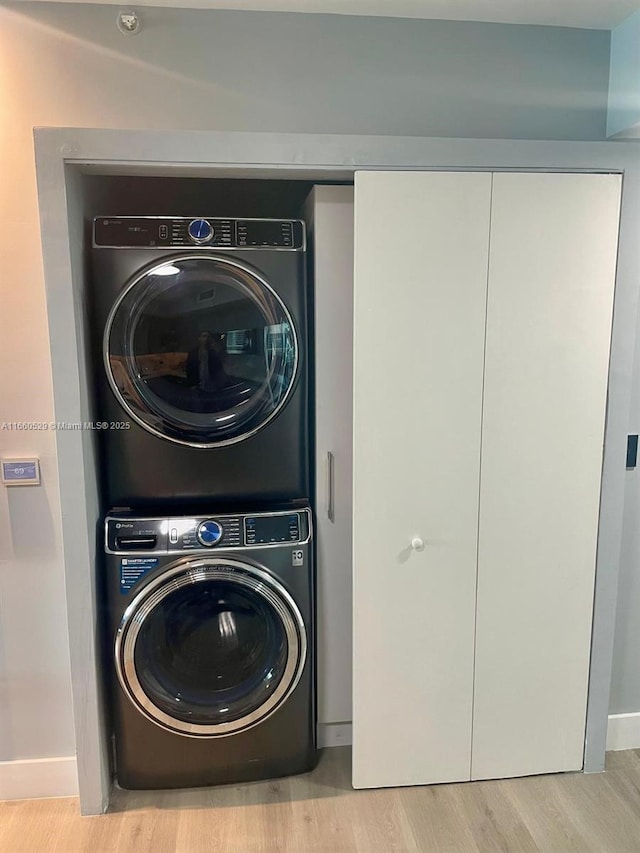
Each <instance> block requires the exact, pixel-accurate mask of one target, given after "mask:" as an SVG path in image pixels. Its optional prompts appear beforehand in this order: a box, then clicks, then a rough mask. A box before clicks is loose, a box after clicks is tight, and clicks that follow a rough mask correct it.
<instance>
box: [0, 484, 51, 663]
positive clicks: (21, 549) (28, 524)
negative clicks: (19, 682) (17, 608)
mask: <svg viewBox="0 0 640 853" xmlns="http://www.w3.org/2000/svg"><path fill="white" fill-rule="evenodd" d="M6 491H7V498H6V500H7V509H8V513H7V514H8V531H7V533H8V534H9V537H10V538H9V541H5V537H3V542H2V552H3V553H2V554H1V555H0V559H5V560H6V559H15V560H34V559H41V558H45V559H47V560H51V558H52V556H53V555H54V554H55V553H57V551H58V550H59V545H58V541H57V539H56V530H55V527H54V522H53V516H52V514H51V507H50V506H49V497H48V495H47V491H46V489H45V488H44V487H43V486H42V485H41V486H15V487H11V488H8V489H7V490H6ZM5 551H6V552H9V553H6V552H5ZM0 671H1V670H0Z"/></svg>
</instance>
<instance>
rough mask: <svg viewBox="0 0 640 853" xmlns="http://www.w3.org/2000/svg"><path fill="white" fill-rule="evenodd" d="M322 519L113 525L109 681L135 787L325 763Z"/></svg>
mask: <svg viewBox="0 0 640 853" xmlns="http://www.w3.org/2000/svg"><path fill="white" fill-rule="evenodd" d="M311 538H312V536H311V512H310V511H309V509H303V510H298V511H295V512H291V511H288V510H287V511H282V512H267V513H252V514H237V515H218V516H213V517H212V516H201V517H198V516H196V517H185V516H176V517H170V518H166V517H164V518H158V517H154V518H150V517H146V518H141V517H132V516H131V515H129V514H112V515H110V516H109V517H108V518H107V519H106V524H105V550H106V559H105V566H104V569H105V572H106V576H105V580H106V584H105V586H106V617H107V618H106V620H105V630H106V642H105V647H106V652H107V653H106V655H105V660H106V674H105V675H106V679H107V683H108V687H109V694H110V696H111V709H112V715H111V716H112V721H113V735H114V743H115V765H116V766H115V771H116V778H117V781H118V783H119V784H120V786H121V787H123V788H177V787H192V786H199V785H214V784H221V783H228V782H240V781H250V780H255V779H264V778H271V777H276V776H285V775H291V774H295V773H301V772H304V771H306V770H310V769H311V768H312V767H313V766H314V765H315V762H316V750H315V701H314V641H313V635H314V629H313V575H314V572H313V561H312V547H311Z"/></svg>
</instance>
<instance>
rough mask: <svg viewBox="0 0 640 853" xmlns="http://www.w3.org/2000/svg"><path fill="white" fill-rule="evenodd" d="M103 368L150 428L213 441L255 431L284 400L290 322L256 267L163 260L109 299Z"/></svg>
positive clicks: (290, 358) (293, 363)
mask: <svg viewBox="0 0 640 853" xmlns="http://www.w3.org/2000/svg"><path fill="white" fill-rule="evenodd" d="M104 359H105V369H106V371H107V376H108V378H109V382H110V384H111V387H112V389H113V391H114V393H115V394H116V396H117V397H118V399H119V401H120V403H121V404H122V406H123V407H124V408H125V410H126V411H127V412H128V413H129V414H130V415H131V417H132V418H133V419H134V420H136V421H137V422H138V423H139V424H140V425H141V426H143V427H144V428H145V429H147V430H148V431H149V432H151V433H153V434H155V435H157V436H160V437H162V438H166V439H168V440H170V441H174V442H177V443H179V444H186V445H189V446H199V447H217V446H220V445H225V444H233V443H235V442H238V441H242V440H243V439H244V438H247V437H249V436H250V435H253V434H254V433H255V432H257V431H258V430H259V429H260V428H261V427H263V426H264V425H265V424H266V423H268V422H269V421H270V420H271V419H272V418H273V417H275V415H276V414H277V413H278V411H279V410H280V409H281V408H282V406H283V405H284V404H285V402H286V400H287V398H288V396H289V394H290V393H291V391H292V389H293V385H294V381H295V378H296V373H297V365H298V347H297V340H296V334H295V329H294V326H293V321H292V319H291V316H290V314H289V312H288V311H287V309H286V307H285V305H284V304H283V302H282V301H281V300H280V299H279V297H278V296H277V295H276V293H275V292H274V291H273V289H272V288H271V287H270V285H269V284H268V283H267V282H266V281H265V280H264V279H263V278H261V277H260V275H259V274H258V273H257V272H256V271H255V270H252V269H251V268H249V267H248V266H245V265H244V264H242V263H240V262H238V261H235V260H233V259H227V258H218V257H211V256H203V255H183V256H180V257H176V258H169V259H167V260H166V261H164V262H163V263H162V264H156V265H155V266H153V267H150V268H148V269H146V270H145V271H143V272H142V273H141V274H139V275H138V276H137V277H136V278H135V279H134V280H133V281H132V282H131V283H130V284H129V285H128V286H127V287H126V288H125V289H124V290H123V292H122V294H121V295H120V297H119V299H118V301H117V302H116V304H115V305H114V307H113V309H112V311H111V314H110V316H109V319H108V321H107V326H106V329H105V339H104Z"/></svg>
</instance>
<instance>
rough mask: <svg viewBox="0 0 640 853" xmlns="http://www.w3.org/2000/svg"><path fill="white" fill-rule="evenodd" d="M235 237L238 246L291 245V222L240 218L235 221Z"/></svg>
mask: <svg viewBox="0 0 640 853" xmlns="http://www.w3.org/2000/svg"><path fill="white" fill-rule="evenodd" d="M236 238H237V242H238V245H239V246H283V247H290V246H292V245H293V231H292V228H291V222H282V221H280V220H278V221H270V220H260V221H252V220H250V219H249V220H240V221H238V222H237V223H236Z"/></svg>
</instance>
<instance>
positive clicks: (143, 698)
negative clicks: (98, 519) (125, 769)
mask: <svg viewBox="0 0 640 853" xmlns="http://www.w3.org/2000/svg"><path fill="white" fill-rule="evenodd" d="M306 653H307V638H306V630H305V626H304V622H303V619H302V616H301V614H300V611H299V610H298V607H297V606H296V604H295V602H294V600H293V599H292V598H291V596H290V595H289V593H288V592H287V591H286V590H285V589H284V587H283V586H282V585H281V584H280V583H279V582H278V581H276V580H275V578H273V577H272V576H271V575H269V573H268V572H266V571H263V570H261V569H257V568H254V567H253V566H249V565H247V564H245V563H241V562H237V561H235V560H224V561H223V560H220V561H217V560H200V561H193V562H188V563H186V564H185V563H184V562H183V563H182V565H177V566H176V567H174V568H173V569H170V570H168V571H167V572H166V573H164V574H162V575H161V576H160V577H159V578H157V579H156V580H155V581H153V582H152V583H150V584H149V585H148V586H147V587H145V589H144V590H143V591H142V592H141V593H140V595H138V596H137V597H136V598H135V599H134V600H133V602H132V603H131V604H130V605H129V607H128V608H127V610H126V612H125V614H124V617H123V619H122V623H121V625H120V627H119V629H118V632H117V636H116V643H115V662H116V669H117V673H118V678H119V680H120V683H121V685H122V687H123V688H124V691H125V693H126V694H127V695H128V697H129V698H130V699H131V701H132V702H133V703H134V704H135V705H136V706H137V707H138V708H139V709H140V710H141V711H142V712H143V713H144V714H145V715H146V716H147V717H148V718H149V719H151V720H152V721H153V722H154V723H157V724H158V725H159V726H161V727H162V728H164V729H168V730H169V731H173V732H180V733H183V734H185V735H190V736H192V737H216V736H223V735H230V734H233V733H234V732H239V731H242V730H244V729H248V728H251V727H252V726H255V725H256V724H257V723H260V722H262V721H263V720H264V719H266V718H267V717H269V716H270V715H271V714H273V713H274V711H275V710H276V709H277V708H278V707H279V706H280V705H281V704H282V702H284V701H285V700H286V699H287V697H288V696H289V695H290V693H291V692H292V690H293V689H294V687H295V686H296V684H297V683H298V680H299V679H300V675H301V674H302V670H303V668H304V663H305V659H306Z"/></svg>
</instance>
